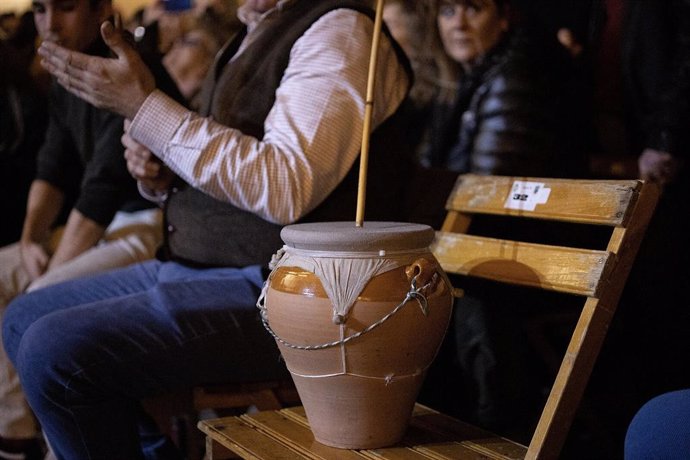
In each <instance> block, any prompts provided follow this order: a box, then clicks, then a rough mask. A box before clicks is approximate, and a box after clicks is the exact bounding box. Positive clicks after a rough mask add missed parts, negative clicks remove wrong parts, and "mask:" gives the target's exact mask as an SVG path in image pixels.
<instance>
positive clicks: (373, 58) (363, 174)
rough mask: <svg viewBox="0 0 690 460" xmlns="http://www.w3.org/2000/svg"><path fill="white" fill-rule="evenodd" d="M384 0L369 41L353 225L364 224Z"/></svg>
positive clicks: (380, 4)
mask: <svg viewBox="0 0 690 460" xmlns="http://www.w3.org/2000/svg"><path fill="white" fill-rule="evenodd" d="M384 3H385V0H377V2H376V17H375V20H374V35H373V39H372V42H371V55H370V58H369V75H368V76H367V94H366V101H365V106H364V127H363V129H362V147H361V152H360V155H361V156H360V163H359V183H358V186H357V216H356V218H355V225H356V226H357V227H362V226H363V225H364V207H365V205H366V194H367V172H368V166H369V141H370V137H371V116H372V111H373V108H374V86H375V84H376V62H377V60H378V54H379V42H380V41H381V28H382V24H383V4H384Z"/></svg>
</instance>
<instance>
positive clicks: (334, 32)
mask: <svg viewBox="0 0 690 460" xmlns="http://www.w3.org/2000/svg"><path fill="white" fill-rule="evenodd" d="M280 8H281V5H280V3H279V4H278V6H277V7H276V8H274V9H273V10H271V11H268V12H267V13H265V14H264V15H262V16H261V17H259V18H256V20H257V21H261V20H262V19H263V18H265V17H266V16H267V15H270V14H279V9H280ZM252 25H253V24H252ZM252 25H250V27H249V30H250V33H249V34H248V35H247V38H246V39H245V40H251V39H252V33H251V30H252V27H251V26H252ZM373 25H374V24H373V21H372V20H371V19H370V18H368V17H367V16H365V15H364V14H362V13H359V12H356V11H354V10H350V9H337V10H333V11H331V12H329V13H327V14H325V15H324V16H322V17H321V18H320V19H318V20H317V21H316V22H315V23H314V24H313V25H312V26H311V27H310V28H309V29H308V30H307V31H306V33H305V34H304V35H303V36H302V37H300V38H299V39H298V40H297V41H296V43H295V45H294V46H293V48H292V50H291V53H290V59H289V63H288V66H287V69H286V71H285V74H284V75H283V78H282V80H281V83H280V86H279V87H278V89H277V91H276V100H275V104H274V105H273V107H272V108H271V110H270V112H269V113H268V116H267V118H266V120H265V123H264V132H265V134H264V137H263V139H256V138H254V137H252V136H248V135H245V134H243V133H242V132H240V131H239V130H236V129H233V128H229V127H227V126H224V125H222V124H220V123H217V122H215V121H213V119H211V118H210V117H209V118H202V117H200V116H199V115H198V114H196V113H194V112H190V111H189V110H187V109H185V108H184V107H183V106H181V105H179V104H177V103H176V102H174V101H173V100H172V99H170V98H169V97H167V96H166V95H164V94H163V93H162V92H160V91H158V90H156V91H154V92H153V93H152V94H151V95H149V97H148V98H147V99H146V101H145V102H144V104H143V105H142V107H141V108H140V110H139V112H138V113H137V115H136V116H135V118H134V120H133V121H132V124H131V127H130V131H129V132H130V135H131V136H132V137H133V138H134V139H135V140H137V141H139V142H141V143H142V144H144V145H145V146H147V147H148V148H149V149H150V150H151V151H152V152H153V153H154V154H156V156H158V157H159V158H161V159H162V160H163V162H164V163H165V164H166V165H168V167H170V168H171V169H172V170H173V171H174V172H175V173H176V174H177V175H178V176H180V177H181V178H182V179H183V180H184V181H185V182H187V183H188V184H190V185H191V186H193V187H195V188H197V189H199V190H201V191H203V192H205V193H207V194H209V195H211V196H213V197H215V198H217V199H220V200H224V201H228V202H230V203H231V204H233V205H235V206H237V207H239V208H241V209H244V210H247V211H250V212H253V213H255V214H257V215H259V216H260V217H262V218H264V219H266V220H268V221H270V222H274V223H278V224H288V223H292V222H295V221H296V220H298V219H299V218H300V217H302V216H304V215H305V214H306V213H308V212H309V211H311V210H312V209H314V208H315V207H316V206H317V205H318V204H319V203H321V202H322V201H323V200H324V199H325V198H326V197H327V196H328V195H329V194H330V193H331V192H332V191H333V190H334V189H335V187H336V186H337V185H338V184H339V183H340V182H341V181H342V180H343V178H344V177H345V175H346V174H347V172H348V171H349V170H350V169H351V167H352V165H353V163H354V162H355V160H356V159H357V157H358V155H359V151H360V147H361V143H362V131H363V123H364V121H363V120H364V111H365V99H366V88H367V75H368V66H369V58H370V53H371V42H372V35H373ZM242 50H243V47H241V48H240V53H241V52H242ZM378 53H379V55H378V66H377V74H376V86H375V92H374V105H373V113H372V125H373V127H376V126H377V125H379V124H380V123H381V122H383V121H384V120H385V119H386V118H387V117H388V116H390V115H391V114H392V113H393V112H394V111H395V110H396V109H397V107H398V106H399V104H400V103H401V101H402V100H403V98H404V97H405V94H406V91H407V87H408V84H409V82H408V78H407V75H406V73H405V71H404V69H403V67H402V65H401V64H400V63H399V62H398V59H397V57H396V55H395V52H394V51H393V49H392V46H391V44H390V42H389V41H388V40H387V39H386V38H385V36H383V35H382V40H381V44H380V47H379V51H378ZM353 218H354V216H353Z"/></svg>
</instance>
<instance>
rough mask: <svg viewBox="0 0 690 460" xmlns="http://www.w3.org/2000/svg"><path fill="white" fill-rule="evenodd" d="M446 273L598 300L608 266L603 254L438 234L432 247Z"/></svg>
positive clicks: (461, 235)
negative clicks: (598, 293) (595, 297)
mask: <svg viewBox="0 0 690 460" xmlns="http://www.w3.org/2000/svg"><path fill="white" fill-rule="evenodd" d="M431 250H432V252H433V254H434V256H435V257H436V258H437V259H438V261H439V262H440V264H441V266H442V267H443V269H444V270H445V271H446V272H447V273H455V274H459V275H466V276H474V277H480V278H485V279H490V280H494V281H501V282H507V283H511V284H516V285H520V286H531V287H538V288H541V289H547V290H551V291H557V292H567V293H571V294H577V295H583V296H591V297H593V296H596V294H597V291H598V289H599V282H600V280H601V279H602V273H603V272H604V270H606V269H607V267H608V266H609V260H611V258H612V257H611V254H610V253H608V252H606V251H598V250H593V249H579V248H570V247H563V246H549V245H542V244H534V243H523V242H517V241H509V240H499V239H494V238H486V237H480V236H475V235H466V234H461V233H447V232H437V233H436V238H435V241H434V242H433V244H432V245H431Z"/></svg>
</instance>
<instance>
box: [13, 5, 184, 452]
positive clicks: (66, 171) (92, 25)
mask: <svg viewBox="0 0 690 460" xmlns="http://www.w3.org/2000/svg"><path fill="white" fill-rule="evenodd" d="M33 11H34V19H35V23H36V27H37V30H38V32H39V34H40V37H41V38H42V39H43V40H44V42H46V43H60V44H61V45H62V46H65V47H66V48H69V49H72V50H75V51H82V52H86V53H89V54H93V55H98V56H108V52H109V50H108V48H107V46H106V45H105V43H103V41H102V40H101V38H100V35H99V27H100V23H101V22H102V21H103V20H105V19H106V18H108V17H109V16H110V15H111V13H112V7H111V2H110V0H35V1H34V2H33ZM152 64H154V63H150V65H152ZM154 68H155V69H156V73H157V76H158V78H159V80H160V81H161V85H162V86H165V87H166V89H167V90H168V91H171V90H172V89H174V88H173V87H172V86H171V84H170V80H169V77H168V78H167V79H165V78H164V75H162V74H161V73H160V69H161V68H162V66H161V65H160V63H158V64H157V66H154ZM176 97H178V98H179V94H176ZM49 102H50V107H49V116H48V128H47V133H46V139H45V141H44V143H43V144H42V146H41V148H40V150H39V152H38V154H37V166H36V174H35V177H34V180H33V181H32V183H31V186H30V189H29V194H28V200H27V204H26V217H25V219H24V223H23V227H22V232H21V238H20V240H19V242H17V243H14V244H10V245H8V246H5V247H3V248H0V319H4V318H3V316H4V312H5V308H6V306H7V304H9V303H10V302H11V301H12V300H13V299H14V298H15V297H16V296H18V295H19V294H21V293H23V292H25V291H30V290H35V289H38V288H41V287H45V286H48V285H50V284H54V283H57V282H60V281H64V280H67V279H73V278H77V277H80V276H84V275H92V274H96V273H100V272H103V271H106V270H110V269H112V268H116V267H122V266H125V265H129V264H131V263H134V262H140V261H143V260H147V259H150V258H152V257H153V256H154V254H155V251H156V248H157V247H158V246H159V245H160V243H161V241H162V231H161V230H162V224H161V217H162V215H161V211H160V210H159V209H158V208H157V207H156V206H152V204H151V203H150V202H148V201H147V200H144V199H142V198H141V196H140V195H139V193H138V190H137V184H136V181H134V180H133V179H132V178H131V176H130V174H129V172H128V170H127V165H126V162H125V159H124V156H123V151H124V149H123V146H122V144H121V140H120V138H121V136H122V133H123V118H122V117H121V116H119V115H117V114H115V113H112V112H110V111H107V110H103V109H98V108H96V107H94V106H93V105H91V104H89V103H87V102H84V101H83V100H81V99H79V98H78V97H76V96H74V95H72V94H71V93H69V92H68V91H66V90H65V89H63V88H62V87H60V86H59V85H57V84H55V85H54V87H53V88H52V89H51V92H50V95H49ZM61 224H64V225H61ZM36 435H37V427H36V424H35V421H34V417H33V415H32V413H31V411H30V410H29V408H28V406H27V404H26V401H25V400H24V396H23V394H22V390H21V387H20V384H19V379H18V377H17V375H16V373H15V371H14V368H13V366H12V365H11V363H10V362H9V360H8V359H7V356H6V355H5V352H4V350H0V457H2V456H11V455H12V454H17V455H19V454H27V455H28V454H29V453H31V452H35V451H36V448H37V440H36Z"/></svg>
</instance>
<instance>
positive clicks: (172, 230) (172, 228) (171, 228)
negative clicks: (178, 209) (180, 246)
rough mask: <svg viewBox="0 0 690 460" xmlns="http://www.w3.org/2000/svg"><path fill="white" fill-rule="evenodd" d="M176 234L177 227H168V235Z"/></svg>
mask: <svg viewBox="0 0 690 460" xmlns="http://www.w3.org/2000/svg"><path fill="white" fill-rule="evenodd" d="M174 232H175V226H174V225H172V224H170V225H168V233H174Z"/></svg>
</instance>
